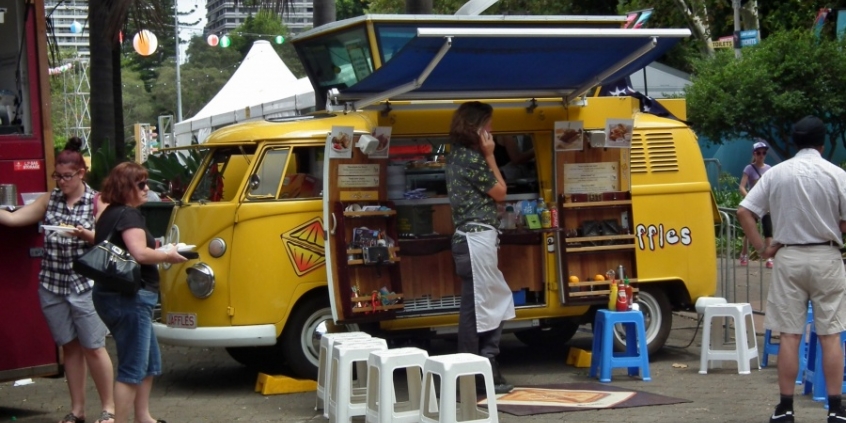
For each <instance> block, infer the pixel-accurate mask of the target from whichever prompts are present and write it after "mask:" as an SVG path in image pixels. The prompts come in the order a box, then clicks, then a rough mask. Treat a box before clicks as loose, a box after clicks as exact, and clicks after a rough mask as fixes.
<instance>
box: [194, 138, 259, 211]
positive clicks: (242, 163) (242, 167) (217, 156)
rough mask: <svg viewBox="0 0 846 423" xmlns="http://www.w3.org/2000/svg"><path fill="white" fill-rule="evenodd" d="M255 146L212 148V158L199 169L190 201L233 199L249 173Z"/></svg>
mask: <svg viewBox="0 0 846 423" xmlns="http://www.w3.org/2000/svg"><path fill="white" fill-rule="evenodd" d="M255 150H256V148H255V146H244V147H222V148H216V149H212V150H210V152H209V154H210V155H211V158H210V160H208V161H206V162H204V165H205V166H204V167H201V168H200V169H198V170H197V174H196V175H197V176H195V178H200V180H199V181H198V183H197V185H196V186H195V187H194V190H193V191H192V192H191V196H190V197H189V199H188V201H189V202H221V201H233V200H235V199H236V195H237V194H238V188H239V187H240V186H241V183H242V182H243V180H244V177H245V175H247V170H248V169H249V165H250V161H251V160H252V156H253V155H254V154H255Z"/></svg>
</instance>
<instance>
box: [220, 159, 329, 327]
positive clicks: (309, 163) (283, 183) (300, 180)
mask: <svg viewBox="0 0 846 423" xmlns="http://www.w3.org/2000/svg"><path fill="white" fill-rule="evenodd" d="M322 153H323V152H322V146H319V145H314V146H295V147H291V146H278V145H277V146H267V147H265V148H264V149H263V150H261V151H260V152H259V154H257V155H256V157H257V160H258V161H257V163H256V164H255V166H254V167H253V168H252V173H251V174H250V175H249V179H248V180H249V182H248V184H247V186H246V188H245V190H244V195H243V199H242V202H241V206H240V207H239V208H238V211H237V213H236V216H235V221H236V224H235V229H234V233H233V236H232V243H233V248H232V274H233V275H237V279H236V278H233V279H232V281H231V284H230V286H229V289H230V301H231V304H230V306H231V309H230V314H231V316H232V324H233V325H257V324H266V323H268V322H280V321H282V320H283V319H284V318H285V316H286V314H287V312H288V310H289V309H290V307H292V306H293V304H292V302H293V301H295V300H296V298H295V291H297V288H298V287H302V286H304V285H305V286H306V287H305V288H304V289H303V290H302V292H306V291H307V290H308V289H311V288H312V287H316V286H320V285H322V284H323V282H324V281H325V278H324V274H323V272H322V270H323V266H324V263H325V261H324V258H323V241H324V240H323V238H324V233H323V221H322V218H321V217H322V216H321V213H320V209H321V206H322V203H321V201H320V193H321V189H322V186H321V183H320V172H321V170H322V169H321V166H320V164H319V163H320V161H321V159H322ZM268 293H271V294H270V296H268V295H269V294H268Z"/></svg>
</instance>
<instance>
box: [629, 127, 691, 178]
mask: <svg viewBox="0 0 846 423" xmlns="http://www.w3.org/2000/svg"><path fill="white" fill-rule="evenodd" d="M678 170H679V160H678V156H677V155H676V146H675V144H674V143H673V134H672V133H671V132H654V133H643V132H635V133H634V134H633V137H632V173H648V172H678Z"/></svg>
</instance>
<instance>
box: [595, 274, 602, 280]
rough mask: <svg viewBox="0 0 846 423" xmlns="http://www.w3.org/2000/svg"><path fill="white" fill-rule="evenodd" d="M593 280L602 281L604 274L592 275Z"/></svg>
mask: <svg viewBox="0 0 846 423" xmlns="http://www.w3.org/2000/svg"><path fill="white" fill-rule="evenodd" d="M593 280H595V281H604V280H605V276H604V275H600V274H596V276H594V277H593Z"/></svg>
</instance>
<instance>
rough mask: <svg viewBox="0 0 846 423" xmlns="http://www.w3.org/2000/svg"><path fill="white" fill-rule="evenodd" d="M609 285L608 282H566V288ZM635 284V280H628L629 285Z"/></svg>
mask: <svg viewBox="0 0 846 423" xmlns="http://www.w3.org/2000/svg"><path fill="white" fill-rule="evenodd" d="M609 283H611V282H610V281H584V282H568V283H567V285H568V286H596V285H608V284H609ZM636 283H637V279H629V284H630V285H633V284H636Z"/></svg>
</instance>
